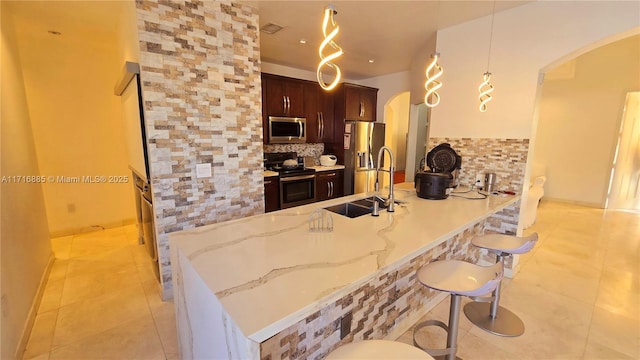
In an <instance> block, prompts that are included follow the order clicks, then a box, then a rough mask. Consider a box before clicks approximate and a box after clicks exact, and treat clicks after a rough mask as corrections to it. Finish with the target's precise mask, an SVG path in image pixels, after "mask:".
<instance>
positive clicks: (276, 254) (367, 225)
mask: <svg viewBox="0 0 640 360" xmlns="http://www.w3.org/2000/svg"><path fill="white" fill-rule="evenodd" d="M372 194H373V193H372ZM365 196H366V195H365V194H359V195H351V196H347V197H343V198H338V199H333V200H328V201H324V202H320V203H314V204H309V205H304V206H299V207H295V208H290V209H286V210H281V211H276V212H271V213H267V214H263V215H256V216H252V217H249V218H244V219H238V220H233V221H228V222H223V223H219V224H214V225H208V226H203V227H200V228H196V229H192V230H185V231H180V232H176V233H172V234H169V238H170V241H171V245H170V246H171V251H172V252H173V253H174V257H172V259H174V261H176V262H179V261H188V263H189V267H188V268H189V269H192V270H189V271H190V272H191V273H192V274H197V277H199V278H200V279H199V280H197V281H198V283H199V284H200V283H201V287H202V289H205V291H210V292H211V294H215V298H216V299H217V300H216V301H215V302H216V304H219V305H220V306H221V308H222V309H224V310H223V312H224V313H226V314H228V318H229V319H232V320H233V323H234V324H235V325H236V326H237V329H239V330H240V331H241V332H242V334H243V335H244V336H246V337H247V338H248V339H250V340H252V341H255V342H256V343H260V342H262V341H264V340H265V339H268V338H269V337H271V336H273V335H274V334H277V333H278V332H279V331H281V330H283V329H285V328H287V327H288V326H290V325H291V324H293V323H295V322H297V321H299V320H301V319H304V318H305V317H306V316H308V315H309V314H311V313H313V312H314V311H316V310H318V309H320V308H322V307H323V306H324V305H326V304H328V303H330V302H332V301H335V300H336V299H338V298H340V297H341V296H343V295H345V294H347V293H348V292H349V291H351V290H353V289H355V288H357V287H358V286H359V285H360V284H362V283H364V282H365V281H367V279H369V278H371V277H372V276H375V275H376V274H377V273H378V272H380V271H381V270H382V269H384V270H388V269H389V267H393V266H394V264H399V263H401V262H402V261H406V260H407V259H410V258H412V257H415V256H416V255H417V254H421V253H424V252H425V251H427V250H429V249H431V248H433V247H435V246H437V245H438V244H439V243H440V242H442V241H445V240H447V239H448V238H450V237H451V236H453V235H455V234H457V233H458V232H461V231H463V230H464V229H466V228H467V227H469V226H471V225H473V224H475V223H477V222H479V221H481V220H482V219H484V218H486V217H488V216H490V215H492V214H494V213H496V212H497V211H500V210H501V209H503V208H504V207H506V206H508V205H510V204H513V203H514V202H516V201H517V200H518V199H519V198H518V197H516V196H506V195H504V196H503V195H501V196H490V197H489V198H488V199H486V200H466V199H460V198H454V197H449V198H447V199H445V200H424V199H420V198H418V197H417V196H416V194H415V191H414V190H413V189H412V188H411V186H410V184H402V186H397V187H396V199H397V200H402V201H405V202H406V203H404V204H402V205H400V206H396V211H395V212H394V213H387V212H386V211H380V216H379V217H373V216H370V215H364V216H360V217H358V218H353V219H351V218H348V217H344V216H341V215H337V214H333V213H330V214H331V215H332V217H333V222H334V231H333V232H327V233H314V232H309V225H308V218H309V214H310V213H311V212H312V211H314V210H316V209H318V208H323V207H326V206H329V205H335V204H340V203H343V202H346V201H351V200H355V199H360V198H363V197H365ZM178 258H180V259H181V260H179V261H178ZM174 265H177V264H174ZM396 266H397V265H396ZM174 276H175V272H174ZM180 276H182V277H187V275H186V274H181V275H180ZM176 278H178V277H176ZM185 283H186V281H185ZM199 286H200V285H199ZM185 297H186V296H185ZM176 306H179V305H178V304H177V305H176ZM225 316H226V315H225ZM225 318H226V317H225ZM191 321H193V319H192V320H191Z"/></svg>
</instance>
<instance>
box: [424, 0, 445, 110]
mask: <svg viewBox="0 0 640 360" xmlns="http://www.w3.org/2000/svg"><path fill="white" fill-rule="evenodd" d="M436 4H437V5H436V6H437V7H436V31H438V25H439V24H438V15H439V13H440V1H438V2H437V3H436ZM439 58H440V53H438V52H436V53H433V54H432V55H431V59H432V60H431V63H430V64H429V66H427V71H425V76H426V78H427V80H426V81H425V82H424V89H425V90H426V91H427V93H426V94H425V95H424V104H425V105H427V106H428V107H436V106H438V104H439V103H440V94H438V89H440V88H441V87H442V82H440V81H438V79H439V78H440V77H442V74H443V73H444V71H443V70H442V66H440V64H438V59H439Z"/></svg>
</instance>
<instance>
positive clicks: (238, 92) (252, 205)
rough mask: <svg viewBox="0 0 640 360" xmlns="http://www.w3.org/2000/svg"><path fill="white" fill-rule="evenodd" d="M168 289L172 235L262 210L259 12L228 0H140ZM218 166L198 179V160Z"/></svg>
mask: <svg viewBox="0 0 640 360" xmlns="http://www.w3.org/2000/svg"><path fill="white" fill-rule="evenodd" d="M136 8H137V21H138V32H139V36H140V38H139V39H140V67H141V74H140V78H141V80H142V93H143V101H144V111H145V118H146V128H147V134H148V144H147V147H148V152H149V161H150V163H151V168H150V172H151V179H150V180H151V187H152V190H153V204H154V213H155V226H156V235H157V236H156V238H157V242H158V249H159V257H160V271H161V277H162V286H163V297H165V298H168V297H170V296H171V293H170V290H171V269H170V259H169V251H168V247H169V242H168V237H167V234H168V233H171V232H174V231H179V230H182V229H188V228H194V227H197V226H202V225H206V224H211V223H215V222H221V221H225V220H230V219H235V218H240V217H245V216H250V215H254V214H258V213H262V212H263V211H264V200H263V196H264V193H263V192H264V188H263V184H262V180H263V179H262V120H261V119H262V114H261V113H262V105H261V103H262V98H261V85H260V47H259V38H258V36H259V30H258V15H257V13H255V12H254V9H253V8H251V7H249V6H246V5H240V4H237V3H233V2H231V1H225V0H223V1H195V0H193V1H189V0H186V1H185V0H182V1H173V0H172V1H168V0H154V1H152V0H144V1H141V0H137V1H136ZM200 163H209V164H212V174H213V176H212V177H210V178H196V164H200Z"/></svg>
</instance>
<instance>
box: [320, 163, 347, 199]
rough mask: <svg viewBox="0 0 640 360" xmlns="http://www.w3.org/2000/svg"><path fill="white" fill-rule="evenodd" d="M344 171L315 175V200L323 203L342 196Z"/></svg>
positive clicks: (324, 172)
mask: <svg viewBox="0 0 640 360" xmlns="http://www.w3.org/2000/svg"><path fill="white" fill-rule="evenodd" d="M343 182H344V171H343V170H335V171H323V172H320V173H317V174H316V200H317V201H323V200H328V199H333V198H337V197H341V196H343V195H344V191H343V184H342V183H343Z"/></svg>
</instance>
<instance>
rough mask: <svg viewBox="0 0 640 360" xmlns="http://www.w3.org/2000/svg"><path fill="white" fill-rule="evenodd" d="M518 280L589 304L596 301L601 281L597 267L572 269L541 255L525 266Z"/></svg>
mask: <svg viewBox="0 0 640 360" xmlns="http://www.w3.org/2000/svg"><path fill="white" fill-rule="evenodd" d="M538 254H541V252H540V251H539V252H538ZM518 280H519V281H520V282H524V283H527V284H528V286H531V287H533V288H535V287H537V288H539V289H540V290H543V289H544V290H545V291H553V292H555V293H558V294H562V295H566V296H568V297H570V298H573V299H576V300H579V301H582V302H586V303H589V304H594V303H595V300H596V296H597V293H598V283H599V281H600V279H599V272H598V271H597V268H593V267H585V268H577V267H573V269H571V268H568V267H566V266H563V265H561V264H554V263H549V262H548V261H547V259H543V258H539V257H537V258H534V259H532V260H531V261H530V262H528V263H527V264H526V265H525V266H524V267H523V269H522V271H521V273H520V274H518Z"/></svg>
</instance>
